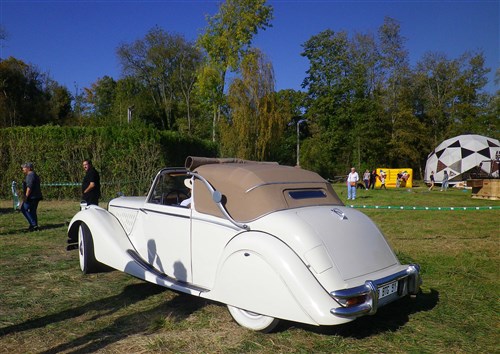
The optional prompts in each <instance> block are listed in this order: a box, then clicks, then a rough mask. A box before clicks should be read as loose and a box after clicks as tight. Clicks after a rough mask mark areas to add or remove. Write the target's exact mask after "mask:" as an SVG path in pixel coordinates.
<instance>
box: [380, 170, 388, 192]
mask: <svg viewBox="0 0 500 354" xmlns="http://www.w3.org/2000/svg"><path fill="white" fill-rule="evenodd" d="M385 178H386V174H385V172H384V171H380V189H382V188H384V189H387V187H386V186H385Z"/></svg>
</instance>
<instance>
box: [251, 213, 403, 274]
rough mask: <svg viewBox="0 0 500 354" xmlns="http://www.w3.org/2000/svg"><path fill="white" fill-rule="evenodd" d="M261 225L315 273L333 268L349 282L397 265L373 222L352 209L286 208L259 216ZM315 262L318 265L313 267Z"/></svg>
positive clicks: (392, 253) (390, 250)
mask: <svg viewBox="0 0 500 354" xmlns="http://www.w3.org/2000/svg"><path fill="white" fill-rule="evenodd" d="M264 219H266V220H264ZM264 224H266V225H267V227H266V228H267V229H268V232H269V231H270V232H271V233H272V234H273V235H275V236H277V237H279V238H280V239H282V240H283V241H284V242H285V243H286V244H288V245H289V246H290V247H292V248H293V249H294V251H295V252H296V253H297V254H298V255H300V257H301V258H302V259H303V260H304V262H305V263H306V264H307V265H310V266H312V267H311V268H313V270H314V269H315V270H316V272H317V273H321V272H322V271H325V270H327V269H329V268H331V267H335V268H336V269H337V270H338V272H339V273H340V277H341V278H342V279H343V280H344V281H348V280H350V279H353V278H356V277H361V276H363V275H367V274H370V273H375V272H378V271H380V270H382V269H385V268H389V267H391V266H394V265H396V264H399V262H398V260H397V258H396V256H395V255H394V252H393V251H392V249H391V247H390V246H389V244H388V243H387V241H386V240H385V238H384V236H383V235H382V233H381V231H380V230H379V229H378V227H377V226H376V225H375V223H373V221H372V220H371V219H370V218H368V217H367V216H366V215H365V214H363V213H361V212H359V211H357V210H354V209H352V208H348V207H344V206H330V207H325V206H318V207H307V208H299V209H293V210H286V211H282V212H277V213H273V214H270V215H267V216H266V217H264V218H262V219H260V220H259V222H258V226H259V228H262V229H263V228H264ZM255 226H257V225H255ZM262 231H264V230H262ZM315 250H316V251H315ZM317 250H320V251H317ZM324 250H326V254H325V252H323V251H324ZM317 258H322V259H321V260H318V259H317ZM328 262H330V264H328ZM318 263H321V266H320V267H318V266H316V267H315V266H314V264H318Z"/></svg>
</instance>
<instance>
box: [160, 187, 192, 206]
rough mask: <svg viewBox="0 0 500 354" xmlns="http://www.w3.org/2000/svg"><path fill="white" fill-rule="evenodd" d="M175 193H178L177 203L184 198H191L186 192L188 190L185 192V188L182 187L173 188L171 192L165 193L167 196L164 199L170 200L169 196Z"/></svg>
mask: <svg viewBox="0 0 500 354" xmlns="http://www.w3.org/2000/svg"><path fill="white" fill-rule="evenodd" d="M174 193H175V195H176V201H177V203H176V204H180V203H181V201H182V200H184V199H187V198H189V196H188V195H187V193H186V192H184V191H183V190H180V189H172V190H171V191H169V192H168V193H167V194H166V195H165V197H164V198H163V199H164V200H168V197H169V196H170V195H172V194H174ZM182 196H184V197H185V198H182V199H181V197H182Z"/></svg>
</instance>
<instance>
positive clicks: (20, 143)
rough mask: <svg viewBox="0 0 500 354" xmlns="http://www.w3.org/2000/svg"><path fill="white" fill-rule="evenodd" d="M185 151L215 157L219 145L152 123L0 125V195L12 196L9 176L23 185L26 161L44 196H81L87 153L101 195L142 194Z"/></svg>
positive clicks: (181, 160)
mask: <svg viewBox="0 0 500 354" xmlns="http://www.w3.org/2000/svg"><path fill="white" fill-rule="evenodd" d="M189 155H193V156H210V157H214V156H216V155H217V147H216V145H215V144H214V143H212V142H207V141H203V140H199V139H195V138H190V137H187V136H182V135H180V134H178V133H174V132H169V131H159V130H156V129H153V128H139V129H137V128H114V127H106V128H88V127H56V126H43V127H20V128H6V129H0V163H1V165H0V166H1V167H0V187H1V188H0V197H2V198H10V197H11V184H12V181H16V182H17V183H18V185H19V186H20V185H21V182H22V181H23V179H24V175H23V174H22V171H21V167H20V166H21V164H22V163H24V162H33V163H34V165H35V171H36V172H37V174H38V175H39V176H40V178H41V179H42V192H43V194H44V197H45V198H47V199H53V198H58V199H64V198H75V199H79V198H80V197H81V181H82V179H83V176H84V170H83V168H82V161H83V160H84V159H86V158H90V159H91V160H92V162H93V164H94V166H95V167H96V169H97V170H98V171H99V173H100V175H101V183H102V195H103V200H109V199H111V198H114V197H115V196H116V195H117V194H118V193H124V194H125V195H142V194H144V193H146V191H147V189H148V187H149V185H150V183H151V179H152V178H153V177H154V175H155V174H156V172H157V171H158V170H159V169H160V168H162V167H165V166H183V165H184V160H185V159H186V157H187V156H189ZM56 184H63V185H56ZM64 184H66V185H64Z"/></svg>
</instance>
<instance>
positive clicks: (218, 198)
mask: <svg viewBox="0 0 500 354" xmlns="http://www.w3.org/2000/svg"><path fill="white" fill-rule="evenodd" d="M212 200H213V201H214V202H216V203H217V204H219V203H220V202H221V201H222V193H221V192H219V191H214V192H213V193H212Z"/></svg>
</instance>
